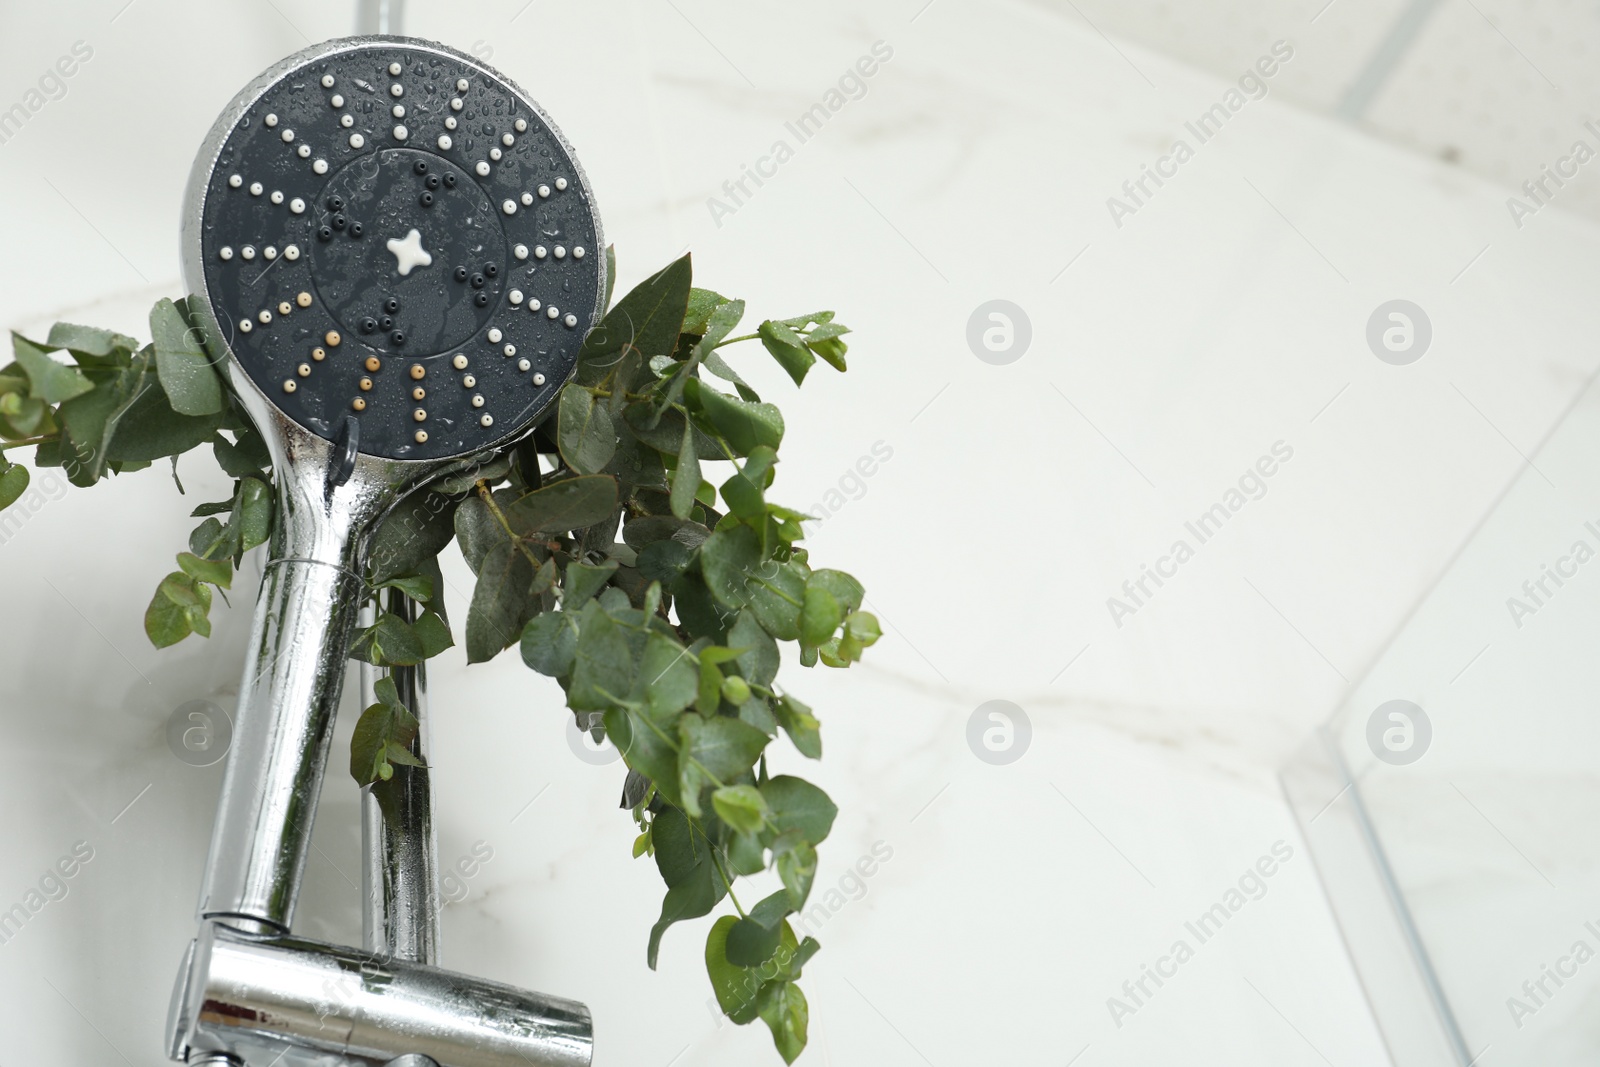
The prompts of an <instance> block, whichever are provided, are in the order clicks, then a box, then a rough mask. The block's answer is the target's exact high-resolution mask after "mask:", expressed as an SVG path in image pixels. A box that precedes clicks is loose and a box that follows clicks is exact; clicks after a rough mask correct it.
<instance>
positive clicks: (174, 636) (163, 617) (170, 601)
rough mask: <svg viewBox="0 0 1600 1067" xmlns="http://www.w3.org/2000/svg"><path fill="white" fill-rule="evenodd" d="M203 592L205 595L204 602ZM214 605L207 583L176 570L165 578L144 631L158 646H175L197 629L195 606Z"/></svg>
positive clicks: (148, 613)
mask: <svg viewBox="0 0 1600 1067" xmlns="http://www.w3.org/2000/svg"><path fill="white" fill-rule="evenodd" d="M202 595H203V596H204V597H205V599H204V601H203V602H202V599H201V597H202ZM202 603H205V604H207V605H209V604H210V594H209V592H206V591H205V586H203V585H200V584H199V583H198V582H196V581H195V580H194V579H193V578H191V577H189V576H188V575H187V574H185V573H183V572H182V571H173V572H172V573H171V574H169V575H167V576H166V577H165V578H163V579H162V580H161V584H160V585H159V586H157V587H156V593H155V596H153V597H151V598H150V606H149V607H147V608H146V609H145V612H144V632H145V636H147V637H149V638H150V643H151V644H152V645H155V646H156V647H157V648H166V647H168V646H170V645H175V644H177V643H178V642H179V641H182V640H183V639H184V638H185V637H188V636H189V635H190V634H191V633H193V632H194V629H195V628H194V615H193V612H192V610H191V609H193V608H198V607H199V606H200V605H201V604H202Z"/></svg>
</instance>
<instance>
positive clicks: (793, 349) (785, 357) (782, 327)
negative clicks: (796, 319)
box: [756, 319, 817, 385]
mask: <svg viewBox="0 0 1600 1067" xmlns="http://www.w3.org/2000/svg"><path fill="white" fill-rule="evenodd" d="M756 332H757V333H758V334H759V335H760V336H761V344H762V345H763V346H764V347H765V348H766V350H767V351H768V352H769V353H771V354H772V358H773V359H775V360H777V361H778V366H780V367H782V368H783V369H784V371H785V372H787V373H788V375H789V377H791V378H793V379H794V384H796V385H799V384H801V383H802V382H804V381H805V378H806V372H807V371H809V370H810V369H811V366H812V364H814V363H816V361H817V358H816V357H815V356H813V355H812V354H811V350H810V349H808V348H807V347H806V343H805V341H804V340H803V339H801V337H800V335H799V334H797V333H795V332H794V330H793V329H792V328H790V327H789V326H787V325H786V324H784V323H782V322H774V321H773V320H771V319H769V320H767V321H766V322H763V323H762V324H761V325H760V326H758V327H756Z"/></svg>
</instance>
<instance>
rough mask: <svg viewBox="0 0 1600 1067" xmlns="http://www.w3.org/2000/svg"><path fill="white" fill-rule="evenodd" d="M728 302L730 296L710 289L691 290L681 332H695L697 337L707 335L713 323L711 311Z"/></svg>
mask: <svg viewBox="0 0 1600 1067" xmlns="http://www.w3.org/2000/svg"><path fill="white" fill-rule="evenodd" d="M727 302H728V298H727V297H725V296H723V295H722V294H721V293H714V292H712V291H711V290H710V289H695V288H691V289H690V290H689V306H688V309H687V310H686V311H685V312H684V316H683V329H682V331H681V332H683V333H688V334H693V335H694V336H696V337H702V336H704V335H705V332H706V330H707V329H708V328H709V327H710V325H711V313H712V312H714V311H716V310H717V308H719V307H721V306H722V305H723V304H726V303H727Z"/></svg>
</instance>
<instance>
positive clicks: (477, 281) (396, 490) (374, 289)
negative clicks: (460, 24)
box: [169, 37, 606, 1067]
mask: <svg viewBox="0 0 1600 1067" xmlns="http://www.w3.org/2000/svg"><path fill="white" fill-rule="evenodd" d="M603 241H604V238H603V237H602V235H601V229H600V220H599V217H598V215H597V214H596V212H595V206H594V199H593V196H592V195H591V193H590V191H589V186H588V182H587V180H586V179H585V177H584V174H583V171H582V169H581V168H580V167H579V166H578V163H577V161H576V160H575V159H574V158H573V156H572V153H571V150H570V148H569V147H568V145H567V143H566V141H564V140H563V139H562V137H561V134H560V133H559V132H558V131H557V130H556V128H555V127H554V125H552V123H551V122H550V120H549V118H548V117H547V116H546V115H545V114H544V112H542V111H541V110H540V109H539V107H538V106H537V105H536V104H534V103H533V102H532V101H531V100H529V99H528V98H527V97H526V96H525V95H524V94H523V93H522V92H521V90H519V89H518V88H517V87H516V86H515V85H513V84H512V83H511V82H510V81H508V80H507V79H506V78H504V77H503V76H501V75H500V74H497V73H496V72H495V71H493V70H491V69H489V68H488V67H486V66H484V65H483V64H482V63H480V62H478V61H477V60H476V59H473V58H471V57H469V56H466V55H462V54H461V53H459V52H456V51H453V50H451V49H449V48H445V47H444V46H442V45H437V44H432V43H429V42H424V41H418V40H412V39H409V38H402V37H353V38H348V39H345V40H338V41H330V42H326V43H323V44H317V45H313V46H311V47H310V48H307V49H305V50H303V51H301V52H299V53H297V54H295V55H293V56H290V57H289V58H288V59H286V60H284V61H283V62H281V63H279V64H277V65H276V66H274V67H273V68H272V69H270V70H268V71H267V72H266V73H264V74H262V75H261V76H260V77H258V78H257V79H255V81H253V82H251V83H250V84H249V85H248V86H247V87H246V88H245V89H244V90H243V91H242V92H240V93H239V94H238V95H237V96H236V97H234V99H233V101H232V102H231V103H229V105H228V106H227V108H226V109H225V110H224V111H223V114H222V116H221V118H219V119H218V120H217V123H216V125H215V126H214V127H213V128H212V131H211V133H210V135H209V137H208V138H207V140H206V142H205V145H204V147H203V149H202V150H201V152H200V155H199V158H198V159H197V160H196V162H195V167H194V170H193V172H192V175H191V178H190V182H189V187H188V193H187V197H186V201H185V205H184V220H183V269H184V278H185V281H186V283H187V286H188V289H189V293H190V299H189V309H190V312H191V314H192V316H193V317H194V318H195V319H196V325H197V326H198V327H199V329H200V332H201V334H202V335H203V337H204V339H205V343H206V345H207V347H208V349H209V350H210V352H211V353H212V355H213V356H214V357H215V358H216V360H217V361H218V364H219V365H220V366H221V367H222V369H223V370H224V372H225V373H226V375H227V376H228V379H229V381H230V383H231V384H232V386H233V389H234V392H235V393H236V394H237V395H238V397H239V399H240V401H241V403H242V404H243V405H244V407H245V409H246V410H247V412H248V413H249V415H250V417H251V420H252V421H253V422H254V424H255V426H256V428H257V429H258V430H259V431H260V432H261V434H262V436H263V437H264V438H265V439H266V442H267V446H268V449H269V451H270V452H271V455H272V465H273V474H274V482H275V484H276V490H277V511H276V515H275V520H274V522H275V525H274V530H273V534H272V538H271V541H270V544H269V550H268V557H267V561H266V564H265V567H264V568H263V575H262V580H261V589H260V592H259V594H258V595H257V599H256V610H255V617H254V623H253V632H252V636H251V641H250V645H249V648H248V651H247V653H246V660H245V665H244V677H243V680H242V681H241V684H240V690H239V705H238V711H237V713H236V715H235V718H234V723H235V726H234V741H233V746H232V748H231V750H230V751H229V753H228V761H227V766H226V768H225V769H224V772H223V780H222V792H221V797H220V799H219V801H218V806H217V818H216V823H215V825H214V826H213V829H212V837H211V852H210V857H209V860H208V862H207V865H206V875H205V883H204V886H203V887H202V890H201V897H200V907H199V915H200V919H201V934H200V937H199V939H198V940H197V943H196V944H197V947H196V948H195V949H193V950H191V954H190V956H189V957H188V960H187V962H186V963H185V965H184V967H183V970H182V972H181V973H180V976H179V984H178V989H177V992H176V995H175V997H174V1002H173V1003H174V1013H173V1016H172V1019H171V1021H170V1024H169V1038H170V1044H169V1049H170V1050H171V1052H172V1053H173V1054H174V1055H175V1056H177V1057H179V1058H182V1057H184V1056H188V1057H189V1058H190V1059H191V1061H192V1062H200V1061H204V1062H226V1063H233V1064H238V1063H240V1062H242V1061H243V1059H244V1058H246V1057H245V1054H246V1053H247V1052H251V1053H252V1054H253V1053H254V1052H259V1051H260V1047H261V1046H262V1043H265V1047H268V1048H271V1049H276V1050H278V1053H277V1054H278V1055H279V1056H282V1055H286V1054H288V1053H289V1052H290V1051H293V1053H294V1056H296V1057H300V1058H296V1059H291V1060H289V1061H288V1062H295V1063H299V1062H315V1063H344V1062H362V1063H381V1062H390V1061H392V1060H394V1059H395V1057H396V1056H402V1057H409V1056H410V1054H411V1053H413V1052H417V1051H419V1050H424V1049H425V1050H427V1051H428V1053H429V1054H430V1055H432V1056H433V1057H434V1059H433V1061H432V1062H437V1063H440V1064H447V1065H452V1067H454V1065H459V1067H502V1065H512V1067H522V1065H523V1064H532V1065H535V1067H573V1065H577V1064H586V1063H587V1062H588V1061H589V1056H590V1052H591V1049H592V1039H591V1034H590V1025H589V1018H588V1013H587V1011H586V1010H585V1009H583V1007H582V1005H575V1004H571V1003H569V1002H565V1001H557V1000H554V999H551V998H545V997H540V996H538V995H537V994H522V993H518V992H516V991H514V990H506V989H504V988H503V987H499V986H495V985H494V984H493V983H483V982H478V981H477V980H473V979H466V978H462V977H460V976H449V975H445V974H444V972H438V971H436V970H435V969H433V968H430V967H429V966H428V965H426V964H425V963H415V964H403V963H400V962H397V963H395V965H394V972H393V974H392V975H390V976H389V978H388V979H384V980H383V981H379V980H378V979H376V978H374V979H371V980H370V981H369V980H367V978H366V977H365V975H366V970H365V969H363V970H362V972H361V973H362V974H363V976H364V977H363V984H361V985H360V989H359V992H360V996H359V997H356V999H354V1000H352V1001H350V1002H349V1003H346V1004H340V1005H333V1006H327V1005H325V1007H326V1009H327V1010H325V1011H321V1012H320V1013H318V1014H316V1016H315V1022H316V1025H315V1026H314V1027H311V1028H310V1029H307V1027H308V1026H310V1024H309V1023H307V1022H306V1012H307V1011H311V1010H312V1009H313V1007H314V1006H315V1004H317V1003H320V1001H318V999H317V998H318V997H323V999H324V1000H325V999H326V997H325V996H323V991H321V990H320V986H319V985H318V983H319V982H321V981H322V980H323V979H325V978H328V977H329V976H333V975H338V974H345V973H346V972H347V971H349V970H350V967H351V966H353V964H352V960H354V959H355V958H356V957H353V956H349V950H343V949H339V948H337V947H336V946H319V945H313V944H310V943H301V942H298V941H294V940H293V939H292V938H291V939H286V938H287V935H288V931H289V929H290V926H291V921H292V918H293V914H294V909H295V904H296V901H297V898H298V896H299V891H300V884H301V881H302V875H303V873H304V870H305V863H306V857H307V854H308V852H309V850H310V847H311V830H312V822H313V819H314V817H315V813H316V808H317V801H318V798H319V795H320V793H321V788H322V777H323V772H324V770H325V768H326V765H327V759H328V751H329V748H330V745H331V741H332V735H333V730H332V725H333V720H334V714H335V711H336V709H337V707H338V704H339V696H340V690H341V682H342V679H343V677H344V670H345V664H346V662H347V657H348V653H349V641H350V633H351V629H352V627H353V625H354V622H355V616H356V612H357V609H358V608H359V606H360V604H361V603H362V601H363V600H364V599H366V597H367V596H368V594H369V591H368V590H367V588H366V585H365V582H364V580H363V572H364V569H365V561H366V551H367V546H368V544H369V542H370V540H371V537H372V534H373V532H374V530H375V529H376V528H377V526H378V524H379V523H380V522H381V521H382V519H383V517H384V516H385V515H386V514H387V513H388V512H389V510H390V509H391V508H392V507H393V506H394V505H395V503H397V502H398V501H399V500H400V499H401V498H402V497H403V496H404V495H405V494H406V493H407V492H410V491H411V490H413V489H415V488H417V487H418V486H420V485H422V484H424V483H426V482H427V481H429V480H431V479H433V478H434V477H436V476H438V475H440V474H443V473H446V472H449V471H455V470H460V469H464V468H467V467H470V466H472V465H473V464H475V463H477V462H479V461H481V460H485V459H487V458H488V457H489V456H491V455H492V454H493V453H494V451H495V450H497V449H501V448H504V447H505V446H507V445H509V444H511V443H513V442H514V441H516V440H517V439H518V438H519V437H521V436H522V435H524V434H526V433H528V432H529V431H530V430H531V429H532V428H533V426H534V424H535V423H536V422H537V421H538V419H539V418H540V417H541V415H542V414H543V413H544V412H545V411H546V410H547V409H548V408H549V406H550V404H551V402H552V401H553V400H554V399H555V397H556V396H557V394H558V392H559V390H560V389H561V387H562V385H563V384H564V383H565V382H566V381H567V379H568V378H569V377H570V376H571V374H572V372H573V370H574V368H575V366H576V363H577V357H578V351H579V349H580V347H581V346H582V343H583V338H584V335H585V334H586V333H587V332H588V330H589V328H590V327H591V326H592V325H593V324H594V322H595V321H596V319H597V318H598V316H599V315H600V314H601V312H602V310H603V307H602V304H603V302H604V299H605V296H604V294H605V291H606V265H605V258H606V257H605V255H604V253H603V249H604V244H603ZM363 959H365V958H364V957H363ZM235 964H237V965H238V966H235ZM369 964H370V965H371V966H373V967H377V968H379V971H378V972H375V973H381V974H388V973H389V972H388V971H384V970H383V967H385V966H387V964H385V963H383V961H376V962H375V961H373V960H365V962H364V963H363V965H362V966H363V968H366V967H367V965H369ZM230 968H232V969H230ZM280 980H281V981H280ZM385 982H387V984H385ZM230 983H231V984H230ZM308 983H309V984H308ZM369 987H370V988H369ZM380 987H381V988H380ZM308 990H309V992H308ZM190 991H193V993H194V998H195V999H194V1001H193V1003H191V999H190ZM230 998H241V999H237V1005H249V1007H248V1011H247V1010H246V1008H245V1007H238V1010H237V1011H235V1010H234V1008H233V1007H230V1006H229V1005H235V1004H236V1001H235V999H230ZM251 998H255V999H251ZM246 1018H248V1019H249V1020H252V1025H251V1026H249V1027H246V1026H244V1025H242V1024H241V1020H242V1019H246ZM213 1024H215V1025H213ZM362 1035H365V1036H362ZM358 1038H359V1040H358ZM485 1042H487V1044H486V1043H485ZM219 1056H220V1057H221V1058H220V1059H218V1058H217V1057H219ZM207 1057H209V1059H208V1058H207ZM305 1057H310V1058H309V1059H306V1058H305Z"/></svg>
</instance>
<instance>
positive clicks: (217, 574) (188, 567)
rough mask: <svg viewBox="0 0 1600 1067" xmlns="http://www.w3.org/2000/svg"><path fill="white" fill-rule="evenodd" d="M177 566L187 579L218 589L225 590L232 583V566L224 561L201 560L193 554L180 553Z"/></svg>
mask: <svg viewBox="0 0 1600 1067" xmlns="http://www.w3.org/2000/svg"><path fill="white" fill-rule="evenodd" d="M178 566H179V567H180V568H181V569H182V570H183V573H185V574H187V575H188V576H189V577H191V578H194V579H195V580H197V581H201V582H210V583H211V584H212V585H214V586H216V587H218V588H219V589H227V588H229V587H230V586H231V584H232V582H233V564H231V563H229V562H228V561H227V560H225V559H201V558H200V557H199V556H197V555H195V554H194V553H193V552H180V553H178Z"/></svg>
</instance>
